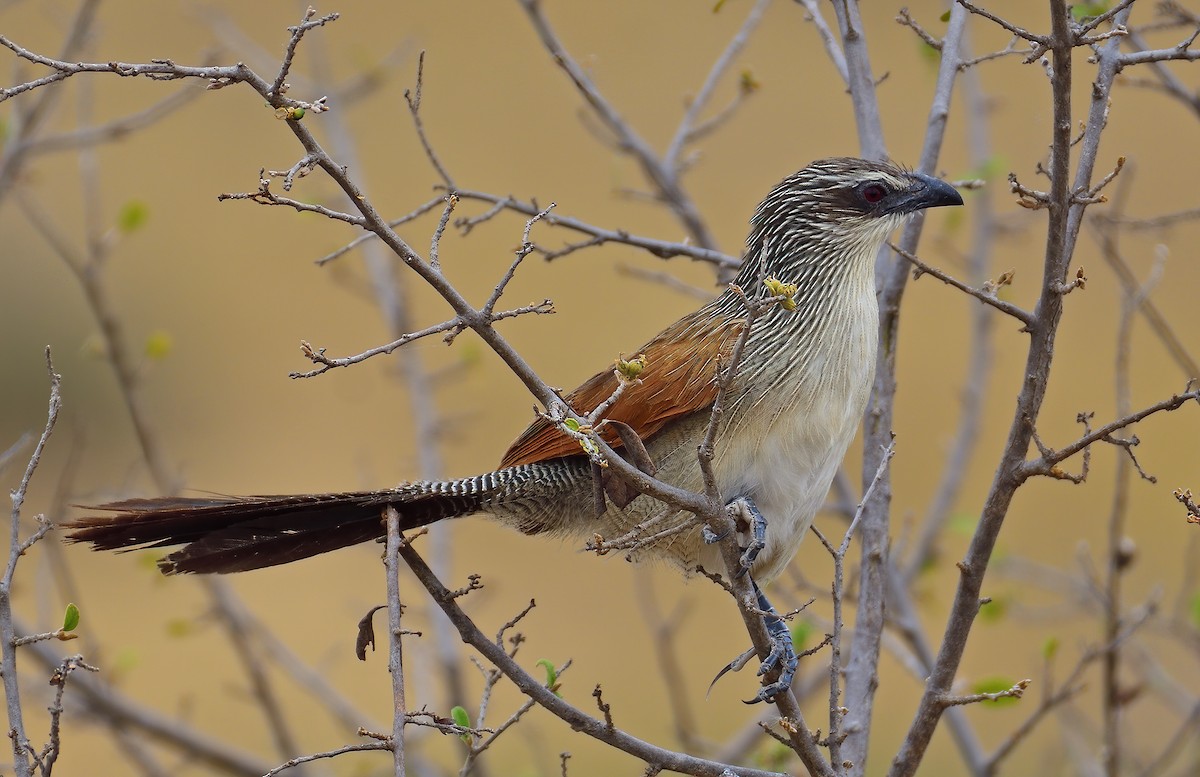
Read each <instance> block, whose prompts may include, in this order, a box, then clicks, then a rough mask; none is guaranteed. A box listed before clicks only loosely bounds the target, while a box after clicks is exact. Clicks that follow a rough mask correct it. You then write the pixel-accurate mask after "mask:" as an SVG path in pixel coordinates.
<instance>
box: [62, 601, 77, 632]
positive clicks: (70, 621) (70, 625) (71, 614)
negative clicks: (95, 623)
mask: <svg viewBox="0 0 1200 777" xmlns="http://www.w3.org/2000/svg"><path fill="white" fill-rule="evenodd" d="M77 628H79V608H78V607H76V606H75V603H74V602H69V603H68V604H67V611H66V612H65V613H63V625H62V630H63V631H74V630H75V629H77Z"/></svg>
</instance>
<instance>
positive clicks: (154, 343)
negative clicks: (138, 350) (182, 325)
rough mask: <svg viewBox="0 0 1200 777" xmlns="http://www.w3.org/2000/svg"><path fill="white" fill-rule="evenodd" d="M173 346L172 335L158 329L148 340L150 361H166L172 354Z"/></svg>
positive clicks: (147, 351) (147, 353) (147, 354)
mask: <svg viewBox="0 0 1200 777" xmlns="http://www.w3.org/2000/svg"><path fill="white" fill-rule="evenodd" d="M172 345H173V343H172V341H171V335H170V333H169V332H164V331H163V330H161V329H158V330H156V331H154V332H151V333H150V336H149V337H147V338H146V347H145V351H146V356H147V358H150V359H165V358H166V357H167V355H168V354H169V353H171V346H172Z"/></svg>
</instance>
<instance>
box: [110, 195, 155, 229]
mask: <svg viewBox="0 0 1200 777" xmlns="http://www.w3.org/2000/svg"><path fill="white" fill-rule="evenodd" d="M149 217H150V208H149V206H147V205H146V203H144V202H142V201H141V200H130V201H129V202H127V203H125V205H124V206H123V207H122V208H121V212H120V213H118V214H117V229H119V230H121V231H122V232H124V233H125V234H126V235H128V234H132V233H133V232H136V231H137V230H139V229H141V228H142V227H143V226H145V224H146V219H148V218H149Z"/></svg>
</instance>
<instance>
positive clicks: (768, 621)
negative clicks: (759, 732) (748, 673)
mask: <svg viewBox="0 0 1200 777" xmlns="http://www.w3.org/2000/svg"><path fill="white" fill-rule="evenodd" d="M750 584H751V585H753V586H754V595H755V597H757V599H758V609H760V610H761V611H762V613H763V625H765V626H766V627H767V636H768V637H769V638H770V640H771V652H770V653H768V654H767V657H766V658H764V659H763V662H762V666H760V667H759V668H758V676H759V677H762V676H763V675H765V674H767V673H768V672H770V671H771V670H772V669H775V668H776V667H778V668H779V678H778V679H777V680H775V682H773V683H771V684H770V685H764V686H763V687H762V688H761V689H760V690H759V692H758V695H757V696H755V697H754V698H753V699H751V700H750V701H748V702H746V703H747V704H755V703H757V702H760V701H769V700H771V699H773V698H774V697H775V696H776V695H777V694H780V693H783V692H784V691H786V690H787V689H788V688H790V687H791V686H792V678H793V677H794V676H795V675H796V668H797V667H799V666H800V657H799V656H797V655H796V648H795V646H794V645H793V644H792V633H791V632H790V631H789V630H788V627H787V624H786V623H784V621H783V618H781V617H779V613H778V612H776V610H775V608H774V607H772V606H771V603H770V602H769V601H767V597H766V595H765V594H764V593H763V592H762V589H761V588H759V587H758V583H755V582H754V581H753V580H751V581H750Z"/></svg>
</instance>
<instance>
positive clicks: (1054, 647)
mask: <svg viewBox="0 0 1200 777" xmlns="http://www.w3.org/2000/svg"><path fill="white" fill-rule="evenodd" d="M1058 645H1059V642H1058V637H1047V638H1046V641H1045V642H1043V643H1042V658H1044V659H1046V660H1047V661H1051V660H1053V659H1054V656H1055V655H1057V654H1058Z"/></svg>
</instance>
